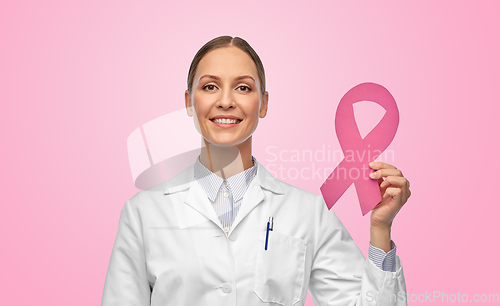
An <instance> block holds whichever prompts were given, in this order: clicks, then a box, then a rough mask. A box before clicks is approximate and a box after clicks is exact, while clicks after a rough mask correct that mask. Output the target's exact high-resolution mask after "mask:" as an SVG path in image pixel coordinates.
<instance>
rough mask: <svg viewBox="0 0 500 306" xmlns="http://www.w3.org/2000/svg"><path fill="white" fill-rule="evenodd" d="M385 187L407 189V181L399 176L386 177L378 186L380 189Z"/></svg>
mask: <svg viewBox="0 0 500 306" xmlns="http://www.w3.org/2000/svg"><path fill="white" fill-rule="evenodd" d="M386 186H392V187H399V188H403V189H408V180H407V179H406V178H405V177H401V176H388V177H386V178H385V180H384V181H383V182H382V184H381V185H380V187H386Z"/></svg>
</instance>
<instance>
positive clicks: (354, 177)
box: [320, 83, 399, 216]
mask: <svg viewBox="0 0 500 306" xmlns="http://www.w3.org/2000/svg"><path fill="white" fill-rule="evenodd" d="M360 101H372V102H375V103H377V104H379V105H380V106H382V107H383V108H384V109H385V110H386V113H385V115H384V117H382V119H381V120H380V122H379V123H378V124H377V125H376V126H375V127H374V128H373V130H371V131H370V133H369V134H368V135H366V137H365V138H361V135H360V133H359V130H358V127H357V125H356V120H355V119H354V109H353V104H354V103H356V102H360ZM398 124H399V111H398V107H397V105H396V101H395V100H394V97H393V96H392V95H391V93H390V92H389V91H388V90H387V89H386V88H385V87H383V86H381V85H379V84H375V83H361V84H359V85H357V86H354V87H353V88H351V89H350V90H349V91H348V92H347V93H346V94H345V95H344V96H343V97H342V99H341V100H340V103H339V105H338V107H337V112H336V114H335V131H336V133H337V138H338V140H339V142H340V146H341V148H342V152H343V153H344V159H343V160H342V161H341V162H340V164H339V165H338V166H337V167H336V168H335V170H333V171H332V173H331V174H330V176H329V177H328V178H327V179H326V180H325V182H324V183H323V185H322V186H321V188H320V190H321V193H322V194H323V198H324V199H325V202H326V206H327V207H328V209H331V208H332V206H333V205H334V204H335V203H336V202H337V201H338V199H339V198H340V197H341V196H342V195H343V194H344V192H345V191H346V190H347V189H348V188H349V186H351V184H352V183H354V185H355V186H356V193H357V194H358V199H359V204H360V206H361V212H362V214H363V216H364V215H366V214H367V213H368V212H369V211H370V210H372V209H373V207H375V206H376V205H377V204H378V203H379V202H380V200H381V195H380V188H379V185H378V182H377V180H376V179H371V178H369V177H368V175H369V174H370V173H371V172H373V170H372V169H371V168H370V167H369V165H368V164H369V163H370V162H371V161H373V160H375V159H376V158H377V157H378V156H379V155H380V154H382V152H383V151H384V150H385V149H386V148H387V147H388V146H389V144H390V143H391V141H392V139H393V138H394V136H395V135H396V131H397V129H398Z"/></svg>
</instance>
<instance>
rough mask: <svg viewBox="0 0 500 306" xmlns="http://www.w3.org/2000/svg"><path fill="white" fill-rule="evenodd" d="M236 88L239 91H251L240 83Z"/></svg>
mask: <svg viewBox="0 0 500 306" xmlns="http://www.w3.org/2000/svg"><path fill="white" fill-rule="evenodd" d="M237 90H239V91H251V90H252V89H251V88H250V87H248V86H246V85H241V86H238V87H237Z"/></svg>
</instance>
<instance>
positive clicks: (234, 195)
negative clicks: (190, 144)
mask: <svg viewBox="0 0 500 306" xmlns="http://www.w3.org/2000/svg"><path fill="white" fill-rule="evenodd" d="M252 162H253V166H252V167H251V168H248V169H246V170H244V171H241V172H240V173H237V174H235V175H233V176H231V177H229V178H227V179H226V180H224V179H223V178H221V177H220V176H218V175H216V174H215V173H213V172H212V171H210V169H208V168H207V167H205V166H203V165H202V164H201V163H200V157H199V156H198V158H197V159H196V163H195V165H194V177H195V178H196V180H197V181H198V183H200V185H201V187H202V188H203V190H205V192H206V194H207V196H208V199H209V200H210V202H211V203H212V206H213V208H214V209H215V212H216V213H217V216H218V217H219V220H220V222H221V224H222V227H223V228H224V231H225V232H226V234H227V233H229V229H230V228H231V225H232V224H233V221H234V219H235V218H236V214H237V213H238V211H239V210H240V206H241V203H242V202H243V201H242V200H243V195H244V194H245V192H246V191H247V189H248V186H249V185H250V182H251V181H252V179H253V178H254V177H255V174H256V173H257V163H256V159H255V157H253V156H252Z"/></svg>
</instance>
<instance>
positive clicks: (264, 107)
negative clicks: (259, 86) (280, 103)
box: [259, 91, 269, 118]
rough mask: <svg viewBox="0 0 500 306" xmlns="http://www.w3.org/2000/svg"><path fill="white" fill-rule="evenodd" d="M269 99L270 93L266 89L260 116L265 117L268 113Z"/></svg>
mask: <svg viewBox="0 0 500 306" xmlns="http://www.w3.org/2000/svg"><path fill="white" fill-rule="evenodd" d="M268 101H269V93H268V92H267V91H266V92H265V93H264V96H263V98H262V103H261V105H260V111H259V117H260V118H264V117H265V116H266V114H267V105H268V103H267V102H268Z"/></svg>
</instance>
